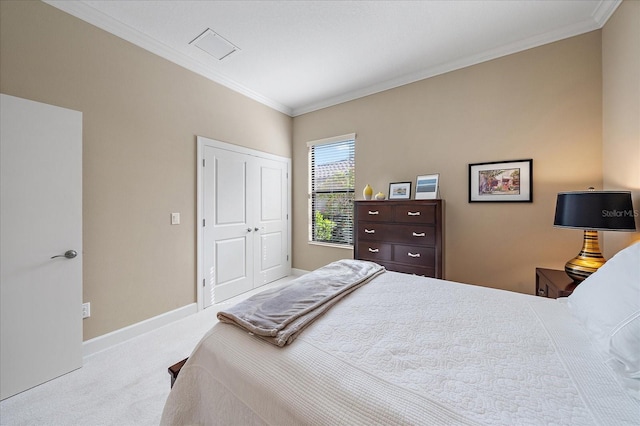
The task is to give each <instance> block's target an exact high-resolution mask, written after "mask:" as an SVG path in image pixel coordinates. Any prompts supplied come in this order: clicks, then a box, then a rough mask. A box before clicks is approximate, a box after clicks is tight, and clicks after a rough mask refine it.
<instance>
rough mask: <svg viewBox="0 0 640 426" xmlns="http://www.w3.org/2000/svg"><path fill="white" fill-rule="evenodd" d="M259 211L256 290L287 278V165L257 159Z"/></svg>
mask: <svg viewBox="0 0 640 426" xmlns="http://www.w3.org/2000/svg"><path fill="white" fill-rule="evenodd" d="M258 167H259V172H258V175H259V179H260V182H259V185H258V187H259V190H260V193H259V197H260V209H259V211H258V215H257V217H256V223H257V226H256V228H257V229H258V232H257V235H255V238H256V240H257V241H256V243H255V252H254V253H255V254H254V258H255V285H254V286H255V287H257V286H260V285H263V284H267V283H270V282H272V281H275V280H277V279H280V278H282V277H285V276H287V275H288V274H289V254H288V253H289V251H288V249H287V246H288V182H287V172H288V167H287V163H285V162H282V161H274V160H269V159H263V158H259V159H258Z"/></svg>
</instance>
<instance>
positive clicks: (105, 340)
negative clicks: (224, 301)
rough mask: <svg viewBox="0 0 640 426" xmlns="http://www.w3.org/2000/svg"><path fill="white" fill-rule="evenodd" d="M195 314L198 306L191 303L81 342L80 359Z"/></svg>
mask: <svg viewBox="0 0 640 426" xmlns="http://www.w3.org/2000/svg"><path fill="white" fill-rule="evenodd" d="M197 312H198V305H197V304H195V303H191V304H189V305H186V306H183V307H181V308H178V309H174V310H173V311H169V312H165V313H164V314H160V315H158V316H155V317H153V318H149V319H146V320H144V321H140V322H139V323H136V324H132V325H129V326H127V327H124V328H121V329H120V330H116V331H112V332H111V333H107V334H103V335H102V336H98V337H94V338H93V339H89V340H87V341H84V342H82V357H83V358H86V357H89V356H91V355H94V354H96V353H98V352H101V351H103V350H105V349H108V348H110V347H112V346H115V345H117V344H119V343H122V342H125V341H127V340H129V339H132V338H134V337H137V336H140V335H141V334H144V333H148V332H149V331H153V330H155V329H157V328H160V327H162V326H165V325H167V324H171V323H172V322H174V321H177V320H180V319H182V318H186V317H188V316H189V315H193V314H195V313H197Z"/></svg>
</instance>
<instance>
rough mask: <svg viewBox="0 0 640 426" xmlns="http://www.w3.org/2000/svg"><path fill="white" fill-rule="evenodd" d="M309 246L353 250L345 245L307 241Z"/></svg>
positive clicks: (350, 246)
mask: <svg viewBox="0 0 640 426" xmlns="http://www.w3.org/2000/svg"><path fill="white" fill-rule="evenodd" d="M308 243H309V245H310V246H323V247H332V248H339V249H346V250H353V245H346V244H334V243H321V242H318V241H308Z"/></svg>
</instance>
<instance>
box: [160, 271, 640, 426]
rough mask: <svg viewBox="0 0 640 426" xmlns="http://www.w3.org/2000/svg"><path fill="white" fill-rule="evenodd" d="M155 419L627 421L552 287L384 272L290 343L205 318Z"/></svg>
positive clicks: (635, 419) (639, 416)
mask: <svg viewBox="0 0 640 426" xmlns="http://www.w3.org/2000/svg"><path fill="white" fill-rule="evenodd" d="M162 423H163V424H180V425H184V424H225V425H231V424H235V425H249V424H270V425H298V424H317V425H338V424H344V425H359V424H361V425H372V424H384V425H393V424H424V425H436V424H455V425H463V424H491V425H496V424H503V425H516V424H517V425H527V424H532V425H533V424H535V425H548V424H563V425H566V424H576V425H592V424H601V425H623V424H630V425H632V424H633V425H637V424H640V402H639V401H637V400H635V399H633V398H631V397H630V396H629V395H628V394H627V393H626V392H625V390H624V389H623V387H622V386H621V385H620V384H619V383H618V381H617V380H616V378H615V377H614V375H613V374H612V372H611V370H610V369H609V367H607V366H606V365H605V360H604V358H603V357H601V355H600V354H599V353H598V352H596V351H595V350H594V348H593V346H592V345H591V342H590V341H589V338H588V336H587V335H586V334H585V332H584V329H583V328H582V327H581V326H580V324H579V323H577V322H576V321H575V320H574V319H573V317H572V316H571V315H570V313H569V312H568V310H567V308H566V306H565V305H564V304H563V303H561V302H560V301H557V300H553V299H545V298H540V297H535V296H527V295H523V294H518V293H511V292H506V291H501V290H494V289H488V288H482V287H477V286H469V285H463V284H457V283H452V282H447V281H441V280H434V279H430V278H423V277H416V276H410V275H405V274H399V273H395V272H385V273H384V274H382V275H380V276H378V277H377V278H375V279H374V280H373V281H371V282H370V283H369V284H367V285H366V286H364V287H362V288H360V289H358V290H357V291H355V292H354V293H353V294H351V295H349V296H348V297H346V298H345V299H343V300H342V301H341V302H340V303H339V304H337V305H336V306H334V307H333V308H332V309H331V311H329V312H328V313H327V314H325V316H324V317H322V318H320V319H319V320H318V321H316V322H315V323H314V324H312V325H311V326H310V327H309V328H308V329H307V330H306V331H305V332H304V333H303V334H301V335H300V336H299V337H298V339H297V340H296V341H295V342H294V343H293V344H291V345H290V346H287V347H284V348H278V347H275V346H273V345H270V344H269V343H266V342H264V341H262V340H261V339H259V338H257V337H255V336H249V335H247V334H246V333H245V332H243V331H241V330H240V329H239V328H237V327H234V326H231V325H228V324H216V325H215V326H214V327H213V329H212V330H211V331H210V332H209V333H208V334H207V335H206V336H205V337H204V338H203V339H202V341H201V343H200V344H199V345H198V347H197V348H196V350H195V351H194V353H193V354H192V356H191V357H190V359H189V361H188V363H187V364H186V365H185V366H184V367H183V368H182V370H181V372H180V375H179V377H178V379H177V381H176V384H175V386H174V388H173V390H172V392H171V393H170V395H169V398H168V400H167V404H166V406H165V410H164V413H163V420H162Z"/></svg>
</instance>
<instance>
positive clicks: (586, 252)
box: [564, 231, 606, 284]
mask: <svg viewBox="0 0 640 426" xmlns="http://www.w3.org/2000/svg"><path fill="white" fill-rule="evenodd" d="M605 262H606V260H605V258H604V257H603V256H602V253H600V245H599V244H598V231H584V239H583V241H582V250H580V253H579V254H578V255H577V256H576V257H574V258H573V259H571V260H569V261H568V262H567V263H566V264H565V265H564V270H565V272H566V273H567V275H569V276H570V277H571V278H573V281H574V282H576V283H578V284H579V283H581V282H582V281H584V280H585V279H586V278H588V277H589V275H591V274H593V273H594V272H595V271H597V270H598V268H600V267H601V266H602V265H604V264H605Z"/></svg>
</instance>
